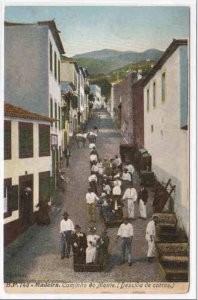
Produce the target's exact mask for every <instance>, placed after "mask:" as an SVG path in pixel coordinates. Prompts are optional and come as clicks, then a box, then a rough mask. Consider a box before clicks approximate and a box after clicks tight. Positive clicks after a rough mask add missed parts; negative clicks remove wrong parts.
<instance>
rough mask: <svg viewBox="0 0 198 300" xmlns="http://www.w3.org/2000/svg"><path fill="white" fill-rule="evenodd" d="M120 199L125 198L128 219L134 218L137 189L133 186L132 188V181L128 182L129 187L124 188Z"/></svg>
mask: <svg viewBox="0 0 198 300" xmlns="http://www.w3.org/2000/svg"><path fill="white" fill-rule="evenodd" d="M122 200H127V207H128V217H129V219H135V202H136V200H137V191H136V189H135V188H133V184H132V182H130V184H129V187H128V188H127V189H126V191H125V193H124V195H123V197H122Z"/></svg>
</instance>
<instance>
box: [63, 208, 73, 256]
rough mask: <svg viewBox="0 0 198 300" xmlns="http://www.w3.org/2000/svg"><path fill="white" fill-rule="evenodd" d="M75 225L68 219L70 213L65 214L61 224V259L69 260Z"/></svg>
mask: <svg viewBox="0 0 198 300" xmlns="http://www.w3.org/2000/svg"><path fill="white" fill-rule="evenodd" d="M74 231H75V230H74V224H73V222H72V221H71V220H70V219H69V218H68V213H67V212H64V214H63V219H62V220H61V222H60V234H61V259H63V258H65V256H66V257H67V258H69V254H70V249H71V243H72V241H71V236H72V233H73V232H74Z"/></svg>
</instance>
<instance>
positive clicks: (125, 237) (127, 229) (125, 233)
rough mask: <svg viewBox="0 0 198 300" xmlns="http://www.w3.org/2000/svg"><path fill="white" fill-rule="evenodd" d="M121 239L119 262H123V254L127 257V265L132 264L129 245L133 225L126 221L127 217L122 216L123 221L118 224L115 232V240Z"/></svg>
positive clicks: (130, 244) (130, 243)
mask: <svg viewBox="0 0 198 300" xmlns="http://www.w3.org/2000/svg"><path fill="white" fill-rule="evenodd" d="M119 238H120V239H121V262H120V264H121V265H122V264H124V263H125V255H126V254H127V257H128V264H129V266H131V265H132V254H131V246H132V239H133V226H132V224H130V223H129V222H128V218H127V217H124V218H123V223H122V224H121V225H120V227H119V229H118V233H117V241H118V239H119Z"/></svg>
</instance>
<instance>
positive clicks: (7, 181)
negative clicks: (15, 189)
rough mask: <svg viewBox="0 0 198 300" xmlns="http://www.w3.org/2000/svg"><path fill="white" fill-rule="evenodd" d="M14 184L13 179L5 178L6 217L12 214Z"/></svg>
mask: <svg viewBox="0 0 198 300" xmlns="http://www.w3.org/2000/svg"><path fill="white" fill-rule="evenodd" d="M11 186H12V179H11V178H6V179H4V218H7V217H10V216H11V209H10V188H11Z"/></svg>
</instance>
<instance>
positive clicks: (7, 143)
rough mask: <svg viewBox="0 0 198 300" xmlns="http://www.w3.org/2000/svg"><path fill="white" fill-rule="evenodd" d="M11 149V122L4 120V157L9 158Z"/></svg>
mask: <svg viewBox="0 0 198 300" xmlns="http://www.w3.org/2000/svg"><path fill="white" fill-rule="evenodd" d="M10 151H11V123H8V122H5V126H4V159H8V158H10Z"/></svg>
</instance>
